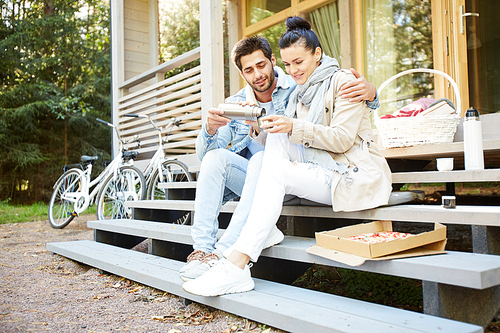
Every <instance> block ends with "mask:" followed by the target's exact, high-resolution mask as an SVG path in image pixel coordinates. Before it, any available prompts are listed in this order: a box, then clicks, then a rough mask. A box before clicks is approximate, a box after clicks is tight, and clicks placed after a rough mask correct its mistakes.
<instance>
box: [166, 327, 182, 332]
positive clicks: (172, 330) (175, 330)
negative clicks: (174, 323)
mask: <svg viewBox="0 0 500 333" xmlns="http://www.w3.org/2000/svg"><path fill="white" fill-rule="evenodd" d="M168 333H182V331H179V330H177V329H175V328H172V329H171V330H170V331H168Z"/></svg>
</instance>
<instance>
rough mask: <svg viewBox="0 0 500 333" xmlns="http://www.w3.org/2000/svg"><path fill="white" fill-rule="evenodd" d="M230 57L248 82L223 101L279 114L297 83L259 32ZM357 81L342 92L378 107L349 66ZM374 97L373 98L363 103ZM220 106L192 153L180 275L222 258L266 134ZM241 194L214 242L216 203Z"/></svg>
mask: <svg viewBox="0 0 500 333" xmlns="http://www.w3.org/2000/svg"><path fill="white" fill-rule="evenodd" d="M231 56H232V60H233V63H234V64H235V66H236V67H237V68H238V70H239V71H240V75H241V76H242V77H243V79H245V81H246V82H247V86H246V87H245V88H243V89H242V90H240V91H239V92H238V93H237V94H236V95H234V96H231V97H229V98H227V99H226V103H238V102H240V103H244V104H257V105H259V106H261V107H263V108H265V109H266V114H267V115H270V114H278V115H282V114H284V111H285V109H286V106H287V103H288V98H289V96H290V94H291V93H292V92H293V91H294V89H295V87H296V84H295V82H294V80H293V79H292V78H290V76H288V75H286V74H285V73H284V72H283V70H282V69H281V68H280V67H277V66H276V59H275V57H274V55H273V54H272V50H271V46H270V45H269V42H268V41H267V39H265V38H263V37H258V36H256V37H248V38H245V39H242V40H241V41H239V42H238V43H237V44H236V45H235V46H234V48H233V51H232V55H231ZM352 71H353V73H354V75H355V76H356V77H357V80H355V81H352V82H351V83H350V84H349V85H347V86H345V87H343V89H342V97H344V98H349V99H350V101H360V100H366V101H367V106H368V107H370V108H371V109H375V108H377V107H378V99H377V98H376V89H375V87H374V86H373V85H372V84H371V83H369V82H367V81H366V80H365V79H364V78H363V77H361V76H360V75H359V74H358V73H357V72H356V71H354V70H352ZM368 101H373V102H368ZM223 115H224V111H223V110H219V109H215V108H211V109H210V110H209V111H208V115H207V121H206V123H205V124H204V125H203V128H202V130H201V132H200V134H199V135H198V138H197V141H196V153H197V155H198V157H199V158H200V160H201V168H200V173H199V176H198V185H197V190H196V199H195V214H194V223H193V227H192V229H191V236H192V237H193V240H194V245H193V248H194V251H193V252H192V253H191V254H190V255H189V256H188V258H187V263H186V264H185V265H184V266H183V267H182V268H181V270H180V276H181V278H182V280H184V281H188V280H191V279H195V278H197V277H198V276H201V275H202V274H203V273H204V272H206V271H207V270H208V269H209V268H210V267H211V266H212V265H213V264H214V263H216V262H217V261H219V260H220V259H222V257H223V253H224V251H226V250H227V249H228V248H229V247H230V246H231V245H233V244H234V242H235V241H236V239H237V238H238V236H239V234H240V231H241V229H242V228H243V225H244V224H245V222H246V219H247V216H248V213H249V211H250V208H251V204H252V201H253V194H254V190H255V185H256V181H257V179H258V176H259V172H260V166H261V163H262V155H263V154H262V152H263V149H264V147H263V145H261V144H263V142H264V140H265V133H264V132H262V133H260V130H259V129H258V127H257V126H256V125H255V124H254V123H252V124H251V126H250V125H248V124H245V123H243V122H241V121H231V120H230V119H228V118H226V117H224V116H223ZM237 197H240V201H239V203H238V206H237V208H236V210H235V212H234V214H233V216H232V218H231V222H230V224H229V227H228V229H227V230H226V232H225V233H224V234H223V236H222V237H221V239H220V240H219V241H217V237H216V235H217V232H218V228H219V223H218V219H217V218H218V215H219V212H220V209H221V206H222V205H223V204H224V203H225V202H227V201H228V200H231V199H233V198H237ZM283 237H284V236H283V233H282V232H281V231H279V229H278V228H276V227H274V228H273V230H272V231H271V233H270V234H269V236H268V238H267V241H266V243H265V245H264V248H267V247H270V246H272V245H275V244H277V243H279V242H281V241H282V240H283Z"/></svg>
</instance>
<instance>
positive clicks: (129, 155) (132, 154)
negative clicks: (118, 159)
mask: <svg viewBox="0 0 500 333" xmlns="http://www.w3.org/2000/svg"><path fill="white" fill-rule="evenodd" d="M137 155H139V152H137V151H135V150H131V151H124V152H123V160H124V161H125V162H126V161H129V160H135V159H136V158H137Z"/></svg>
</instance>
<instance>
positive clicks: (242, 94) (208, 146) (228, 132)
mask: <svg viewBox="0 0 500 333" xmlns="http://www.w3.org/2000/svg"><path fill="white" fill-rule="evenodd" d="M274 74H275V75H276V78H277V80H278V81H277V82H276V88H275V89H274V91H273V94H272V102H273V105H274V110H275V111H276V114H284V112H285V109H286V106H287V104H288V98H289V96H290V94H291V93H292V92H293V91H294V90H295V87H296V83H295V81H294V80H293V79H292V78H291V77H290V76H289V75H286V74H285V72H283V70H282V69H281V68H280V67H274ZM244 101H252V102H257V99H256V98H255V94H254V92H253V90H252V88H251V87H250V86H249V85H247V86H246V87H245V88H243V89H241V90H240V91H239V92H238V93H237V94H236V95H233V96H230V97H228V98H227V99H226V103H237V102H244ZM206 126H207V125H206V123H205V124H203V127H202V129H201V132H200V134H198V138H197V139H196V154H197V155H198V158H199V159H200V160H202V159H203V156H205V154H206V153H207V152H208V151H210V150H212V149H218V148H227V149H229V151H232V152H234V153H237V154H242V153H243V150H244V149H245V148H246V147H247V146H248V145H249V144H250V142H251V141H252V138H251V137H250V135H249V131H250V125H245V124H244V122H243V121H241V120H233V121H231V122H230V123H229V124H228V125H226V126H222V127H221V128H219V129H218V130H217V133H215V134H214V135H210V134H208V132H207V128H206Z"/></svg>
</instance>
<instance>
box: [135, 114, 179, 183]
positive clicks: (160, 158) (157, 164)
mask: <svg viewBox="0 0 500 333" xmlns="http://www.w3.org/2000/svg"><path fill="white" fill-rule="evenodd" d="M125 116H129V117H138V118H147V119H148V120H149V122H150V123H151V125H152V126H153V127H154V128H155V129H156V131H157V132H158V149H157V150H156V152H155V153H154V155H153V157H151V160H150V161H149V163H148V165H147V166H146V169H145V170H144V171H143V174H144V177H145V178H146V184H151V183H152V177H153V174H154V173H155V171H156V170H158V172H157V175H158V181H159V182H162V181H163V179H162V172H161V165H162V163H163V162H165V161H169V160H175V159H176V158H175V157H170V158H165V151H164V150H163V143H164V142H167V140H168V139H167V138H168V134H167V137H166V138H165V139H162V137H161V134H162V132H163V131H164V130H167V129H171V128H172V127H173V126H174V125H177V120H176V119H175V118H171V120H170V122H169V123H168V124H167V125H166V126H165V128H164V129H162V128H161V127H158V126H156V124H155V123H154V122H153V121H152V120H151V118H150V117H149V116H147V115H142V114H126V115H125ZM164 140H165V141H164Z"/></svg>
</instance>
